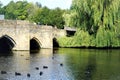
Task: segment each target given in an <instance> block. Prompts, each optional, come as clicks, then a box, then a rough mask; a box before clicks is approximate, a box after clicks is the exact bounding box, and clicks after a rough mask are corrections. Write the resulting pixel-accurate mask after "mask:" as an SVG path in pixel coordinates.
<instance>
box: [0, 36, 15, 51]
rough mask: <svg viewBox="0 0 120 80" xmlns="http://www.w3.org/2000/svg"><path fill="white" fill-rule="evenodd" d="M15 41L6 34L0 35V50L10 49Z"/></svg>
mask: <svg viewBox="0 0 120 80" xmlns="http://www.w3.org/2000/svg"><path fill="white" fill-rule="evenodd" d="M15 45H16V42H15V41H14V39H13V38H11V37H10V36H8V35H3V36H2V37H0V51H4V52H5V51H11V50H12V49H13V47H15Z"/></svg>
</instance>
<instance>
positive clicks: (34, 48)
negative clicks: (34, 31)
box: [30, 37, 41, 50]
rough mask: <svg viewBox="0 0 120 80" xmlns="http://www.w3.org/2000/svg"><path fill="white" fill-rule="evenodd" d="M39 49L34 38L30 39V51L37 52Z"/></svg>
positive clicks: (39, 46) (38, 42)
mask: <svg viewBox="0 0 120 80" xmlns="http://www.w3.org/2000/svg"><path fill="white" fill-rule="evenodd" d="M40 48H41V43H40V41H39V40H38V39H37V38H36V37H33V38H32V39H30V50H39V49H40Z"/></svg>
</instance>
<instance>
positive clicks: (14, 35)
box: [0, 20, 66, 50]
mask: <svg viewBox="0 0 120 80" xmlns="http://www.w3.org/2000/svg"><path fill="white" fill-rule="evenodd" d="M61 36H66V31H65V30H60V29H55V28H53V27H52V26H45V25H44V26H41V25H35V24H33V23H30V22H28V21H21V20H0V50H32V49H33V50H34V49H40V48H53V39H54V38H56V37H61Z"/></svg>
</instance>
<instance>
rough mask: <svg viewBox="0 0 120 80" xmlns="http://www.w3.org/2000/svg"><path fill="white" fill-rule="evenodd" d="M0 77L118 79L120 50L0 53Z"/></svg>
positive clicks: (6, 79) (12, 79)
mask: <svg viewBox="0 0 120 80" xmlns="http://www.w3.org/2000/svg"><path fill="white" fill-rule="evenodd" d="M43 66H47V67H48V68H43ZM36 68H37V69H36ZM1 71H5V72H7V73H5V74H3V73H1ZM15 72H17V73H20V74H21V75H15ZM40 72H42V75H40ZM28 73H29V74H30V77H28V76H27V74H28ZM0 80H120V50H96V49H71V48H59V49H54V50H51V49H41V50H40V51H39V52H36V53H30V52H29V51H14V52H13V53H9V54H8V53H7V54H5V53H0Z"/></svg>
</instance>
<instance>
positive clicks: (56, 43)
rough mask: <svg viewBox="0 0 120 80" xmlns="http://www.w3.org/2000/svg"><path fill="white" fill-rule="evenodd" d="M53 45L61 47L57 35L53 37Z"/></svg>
mask: <svg viewBox="0 0 120 80" xmlns="http://www.w3.org/2000/svg"><path fill="white" fill-rule="evenodd" d="M53 47H59V43H58V41H57V38H55V37H54V38H53Z"/></svg>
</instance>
